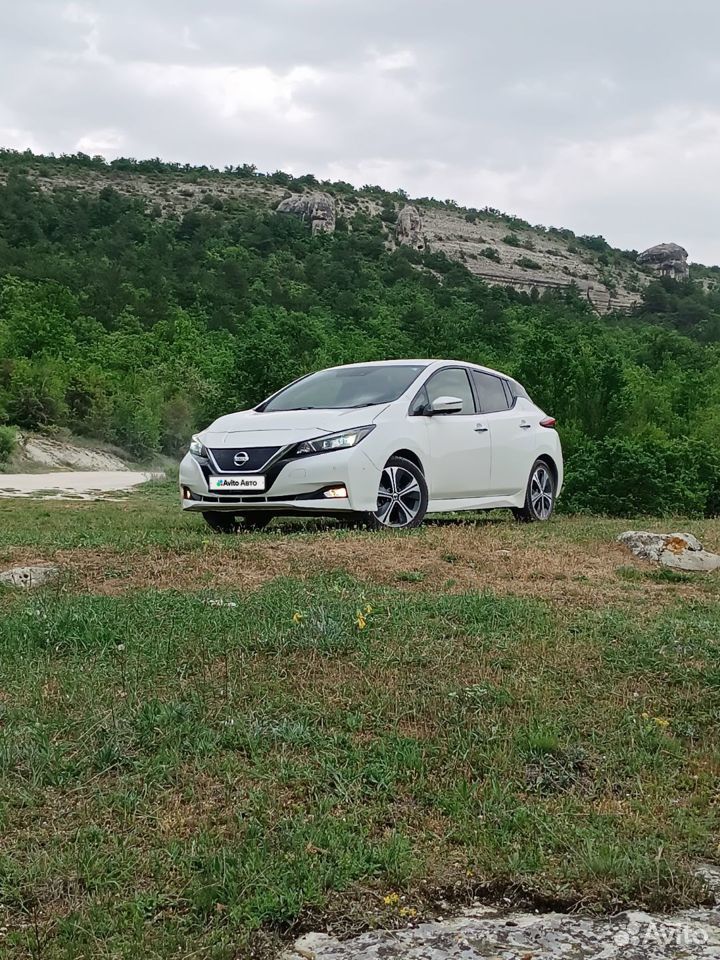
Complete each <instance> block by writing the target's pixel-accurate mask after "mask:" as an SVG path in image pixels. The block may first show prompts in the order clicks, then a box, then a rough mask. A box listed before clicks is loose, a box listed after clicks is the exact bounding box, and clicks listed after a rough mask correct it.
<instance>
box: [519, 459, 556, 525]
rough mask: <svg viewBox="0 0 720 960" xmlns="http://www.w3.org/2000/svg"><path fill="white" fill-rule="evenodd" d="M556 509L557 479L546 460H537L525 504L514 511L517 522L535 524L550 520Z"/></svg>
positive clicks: (526, 493) (531, 474) (531, 473)
mask: <svg viewBox="0 0 720 960" xmlns="http://www.w3.org/2000/svg"><path fill="white" fill-rule="evenodd" d="M554 509H555V477H554V476H553V472H552V470H551V469H550V467H549V465H548V464H547V462H546V461H545V460H536V461H535V463H534V464H533V466H532V470H531V471H530V479H529V480H528V485H527V490H526V492H525V503H524V504H523V506H522V507H516V508H515V509H513V515H514V517H515V519H516V520H520V521H521V522H522V523H533V522H534V521H536V520H539V521H544V520H549V519H550V517H551V516H552V514H553V510H554Z"/></svg>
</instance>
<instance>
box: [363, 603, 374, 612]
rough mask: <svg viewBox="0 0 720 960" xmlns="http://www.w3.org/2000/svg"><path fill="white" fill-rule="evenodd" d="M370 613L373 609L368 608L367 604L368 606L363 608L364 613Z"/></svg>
mask: <svg viewBox="0 0 720 960" xmlns="http://www.w3.org/2000/svg"><path fill="white" fill-rule="evenodd" d="M372 612H373V608H372V607H371V606H370V604H368V605H367V606H366V607H365V613H366V614H368V613H372Z"/></svg>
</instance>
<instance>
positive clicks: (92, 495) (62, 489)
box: [0, 470, 163, 500]
mask: <svg viewBox="0 0 720 960" xmlns="http://www.w3.org/2000/svg"><path fill="white" fill-rule="evenodd" d="M162 477H163V474H161V473H146V472H141V471H137V470H84V471H68V472H58V473H4V474H0V497H33V498H40V499H67V498H71V499H80V500H94V499H98V498H101V497H102V496H103V494H106V493H113V492H116V491H118V490H130V489H132V488H133V487H137V486H139V484H141V483H146V482H147V481H148V480H158V479H161V478H162Z"/></svg>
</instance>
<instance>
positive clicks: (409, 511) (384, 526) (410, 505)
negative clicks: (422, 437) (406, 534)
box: [363, 457, 428, 530]
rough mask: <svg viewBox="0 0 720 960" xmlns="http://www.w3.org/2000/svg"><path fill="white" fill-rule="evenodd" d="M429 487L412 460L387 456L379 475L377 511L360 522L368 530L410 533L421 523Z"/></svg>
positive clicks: (425, 509)
mask: <svg viewBox="0 0 720 960" xmlns="http://www.w3.org/2000/svg"><path fill="white" fill-rule="evenodd" d="M427 507H428V488H427V483H426V482H425V477H424V476H423V472H422V470H421V469H420V467H418V466H417V465H416V464H414V463H413V462H412V460H406V459H405V457H390V459H389V460H388V462H387V463H386V464H385V467H384V469H383V472H382V474H381V475H380V486H379V488H378V499H377V510H376V511H375V512H374V513H367V514H365V515H364V517H363V520H364V522H365V524H366V525H367V526H368V527H369V528H370V529H371V530H411V529H412V528H413V527H419V526H420V524H421V523H422V522H423V519H424V517H425V513H426V512H427Z"/></svg>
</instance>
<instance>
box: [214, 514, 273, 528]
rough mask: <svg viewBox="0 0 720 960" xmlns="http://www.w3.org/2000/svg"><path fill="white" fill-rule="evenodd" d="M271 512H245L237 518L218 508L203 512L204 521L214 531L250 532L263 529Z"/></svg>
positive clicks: (268, 520) (271, 516) (270, 518)
mask: <svg viewBox="0 0 720 960" xmlns="http://www.w3.org/2000/svg"><path fill="white" fill-rule="evenodd" d="M272 518H273V515H272V514H271V513H263V512H259V513H245V514H243V515H242V516H241V517H240V518H239V519H238V517H236V516H235V514H233V513H222V512H221V511H220V510H206V511H205V512H204V513H203V519H204V520H205V523H207V525H208V526H209V527H210V529H211V530H212V531H213V532H214V533H242V532H247V533H250V532H251V531H254V530H264V529H265V527H266V526H267V525H268V524H269V523H270V521H271V520H272Z"/></svg>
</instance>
